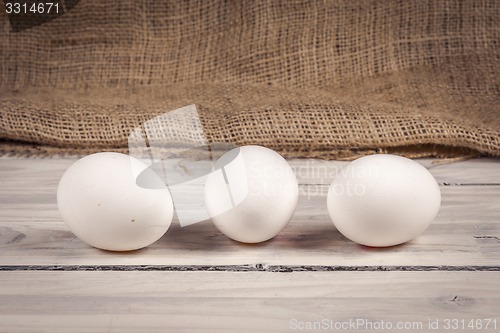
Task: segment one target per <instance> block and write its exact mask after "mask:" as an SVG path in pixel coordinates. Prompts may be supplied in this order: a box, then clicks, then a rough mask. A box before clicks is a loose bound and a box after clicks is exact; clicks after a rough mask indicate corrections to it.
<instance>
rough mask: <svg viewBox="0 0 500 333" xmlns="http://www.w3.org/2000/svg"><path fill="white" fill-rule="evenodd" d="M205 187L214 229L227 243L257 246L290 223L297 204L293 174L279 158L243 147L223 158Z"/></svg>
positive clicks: (257, 147) (273, 153) (255, 149)
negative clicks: (232, 241) (235, 242)
mask: <svg viewBox="0 0 500 333" xmlns="http://www.w3.org/2000/svg"><path fill="white" fill-rule="evenodd" d="M215 166H216V171H215V172H212V173H210V174H209V175H208V177H207V179H206V182H205V205H206V209H207V211H208V214H209V216H211V217H212V221H213V222H214V224H215V226H216V227H217V228H218V229H219V230H220V231H221V232H222V233H224V234H225V235H226V236H228V237H229V238H231V239H233V240H236V241H239V242H243V243H259V242H264V241H266V240H268V239H271V238H273V237H274V236H276V235H277V234H278V233H279V232H280V231H281V230H282V229H283V228H284V227H285V226H286V225H287V224H288V222H289V221H290V219H291V217H292V215H293V213H294V210H295V207H296V205H297V200H298V193H299V191H298V184H297V179H296V177H295V174H294V172H293V170H292V168H291V167H290V165H289V164H288V163H287V162H286V160H285V159H284V158H283V157H281V155H279V154H278V153H276V152H274V151H273V150H271V149H268V148H265V147H261V146H243V147H240V148H235V149H233V150H231V151H229V152H227V153H226V154H224V155H223V156H222V157H221V158H220V159H219V160H218V161H217V163H216V164H215Z"/></svg>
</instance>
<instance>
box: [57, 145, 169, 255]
mask: <svg viewBox="0 0 500 333" xmlns="http://www.w3.org/2000/svg"><path fill="white" fill-rule="evenodd" d="M146 168H147V166H146V165H145V164H144V163H142V162H141V161H139V160H137V159H135V158H133V157H130V156H128V155H124V154H118V153H111V152H105V153H97V154H93V155H89V156H86V157H84V158H82V159H79V160H78V161H76V162H75V163H74V164H73V165H71V166H70V167H69V168H68V169H67V170H66V172H65V173H64V174H63V176H62V178H61V180H60V182H59V186H58V189H57V205H58V208H59V212H60V214H61V216H62V218H63V219H64V221H65V222H66V224H67V225H68V227H69V229H70V230H71V231H72V232H73V233H74V234H75V235H76V236H77V237H78V238H79V239H81V240H82V241H84V242H85V243H87V244H89V245H91V246H94V247H96V248H100V249H103V250H111V251H128V250H135V249H140V248H143V247H145V246H148V245H150V244H152V243H154V242H155V241H157V240H158V239H159V238H160V237H161V236H162V235H163V234H164V233H165V232H166V231H167V229H168V228H169V226H170V224H171V222H172V218H173V210H174V208H173V202H172V198H171V196H170V193H169V191H168V189H167V188H166V186H165V184H164V182H163V181H162V179H161V178H160V177H159V176H158V175H157V174H156V173H155V172H154V171H152V170H151V169H148V170H146ZM144 170H146V171H144ZM139 174H141V178H142V181H143V182H147V183H148V184H147V185H148V186H140V185H138V184H137V182H136V177H137V176H138V175H139Z"/></svg>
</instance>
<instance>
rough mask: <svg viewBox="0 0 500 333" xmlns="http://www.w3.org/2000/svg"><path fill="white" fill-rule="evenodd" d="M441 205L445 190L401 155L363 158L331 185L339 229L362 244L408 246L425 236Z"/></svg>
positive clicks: (330, 207) (332, 209)
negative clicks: (412, 241) (424, 233)
mask: <svg viewBox="0 0 500 333" xmlns="http://www.w3.org/2000/svg"><path fill="white" fill-rule="evenodd" d="M440 205H441V193H440V190H439V186H438V184H437V182H436V180H435V179H434V177H433V176H432V175H431V173H430V172H429V171H428V170H427V169H426V168H425V167H423V166H422V165H420V164H419V163H417V162H415V161H413V160H410V159H407V158H404V157H399V156H395V155H389V154H380V155H370V156H366V157H362V158H359V159H357V160H355V161H353V162H351V163H349V164H348V165H347V166H345V167H344V168H342V169H341V170H340V172H339V173H338V175H337V177H336V178H335V179H334V180H333V182H332V183H331V185H330V187H329V190H328V196H327V206H328V213H329V215H330V217H331V219H332V221H333V223H334V225H335V226H336V227H337V229H338V230H339V231H340V232H341V233H342V234H343V235H344V236H345V237H347V238H349V239H350V240H352V241H354V242H357V243H359V244H363V245H367V246H373V247H383V246H392V245H397V244H401V243H405V242H407V241H409V240H411V239H413V238H415V237H417V236H418V235H420V234H421V233H422V232H424V230H425V229H427V227H428V226H429V225H430V223H431V222H432V220H434V218H435V217H436V215H437V213H438V211H439V207H440Z"/></svg>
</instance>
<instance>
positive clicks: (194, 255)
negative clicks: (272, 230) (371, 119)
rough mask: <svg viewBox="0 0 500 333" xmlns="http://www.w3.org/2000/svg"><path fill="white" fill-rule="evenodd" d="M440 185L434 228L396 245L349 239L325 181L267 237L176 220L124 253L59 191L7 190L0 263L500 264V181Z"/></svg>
mask: <svg viewBox="0 0 500 333" xmlns="http://www.w3.org/2000/svg"><path fill="white" fill-rule="evenodd" d="M441 190H442V195H443V204H442V208H441V211H440V213H439V215H438V217H437V218H436V220H435V221H434V223H433V224H432V225H431V227H430V228H429V229H428V230H427V231H426V232H425V233H424V234H423V235H421V236H420V237H418V238H417V239H416V240H414V241H412V242H410V243H407V244H404V245H401V246H397V247H392V248H386V249H373V248H367V247H363V246H359V245H356V244H354V243H352V242H350V241H348V240H346V239H345V238H344V237H342V236H341V235H340V234H339V233H338V232H337V231H336V230H335V229H334V227H333V224H332V223H331V221H330V219H329V217H328V214H327V211H326V205H325V202H326V198H325V193H326V186H315V185H309V186H305V188H303V189H302V191H301V193H302V194H301V197H300V199H299V200H300V202H299V206H298V208H297V210H296V213H295V215H294V217H293V219H292V221H291V223H290V225H289V226H288V227H287V228H286V229H285V230H283V231H282V232H281V233H280V234H279V235H278V236H277V237H275V238H274V239H273V240H271V241H269V242H265V243H263V244H255V245H245V244H240V243H237V242H234V241H231V240H230V239H228V238H227V237H225V236H224V235H223V234H221V233H220V232H219V231H218V230H217V229H216V228H215V227H214V226H213V225H212V223H211V222H210V221H204V222H201V223H198V224H195V225H191V226H188V227H184V228H181V227H180V226H179V225H178V223H174V225H173V226H172V227H171V228H170V229H169V230H168V232H167V234H166V235H165V236H164V237H163V238H162V239H161V240H159V241H158V242H157V243H155V244H153V245H152V246H150V247H148V248H146V249H143V250H140V251H136V252H130V253H123V254H117V253H112V252H105V251H100V250H97V249H93V248H91V247H89V246H87V245H85V244H84V243H82V242H81V241H80V240H78V239H77V238H75V237H74V236H73V234H72V233H71V232H70V231H69V230H68V228H67V227H66V226H65V224H64V223H63V221H62V219H61V218H60V216H59V214H58V212H57V206H56V203H55V194H54V193H50V191H48V190H47V189H46V188H40V189H37V188H33V189H32V192H31V193H30V194H26V193H28V192H25V191H24V190H23V192H22V193H23V194H16V193H15V192H14V191H12V192H11V193H5V192H2V193H0V202H1V203H0V265H37V264H39V265H53V264H54V265H57V264H66V265H71V264H80V265H115V264H116V265H119V264H120V265H122V264H130V265H132V264H133V265H205V264H206V265H244V264H258V263H262V264H273V265H353V266H360V265H361V266H364V265H458V266H463V265H487V266H488V265H498V263H499V262H500V241H499V238H500V224H499V223H498V221H500V202H499V200H498V198H499V197H500V186H443V187H441ZM308 194H311V196H309V197H308Z"/></svg>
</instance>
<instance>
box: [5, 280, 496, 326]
mask: <svg viewBox="0 0 500 333" xmlns="http://www.w3.org/2000/svg"><path fill="white" fill-rule="evenodd" d="M0 273H1V274H0V298H1V299H2V302H0V332H9V333H16V332H137V331H140V332H256V331H258V332H289V331H291V328H292V327H293V326H291V325H294V323H296V322H299V321H300V322H312V321H321V320H323V319H326V320H329V321H330V320H331V321H333V322H345V321H347V322H349V321H350V320H357V319H361V320H365V321H370V322H372V323H374V322H379V323H380V322H381V321H382V320H383V321H384V322H386V323H387V322H391V324H392V325H397V323H398V322H403V323H404V322H410V323H411V324H410V325H415V326H414V327H415V329H409V330H396V331H399V332H402V331H409V332H428V331H430V330H429V327H428V325H429V320H430V321H432V322H434V321H435V320H439V325H440V326H439V328H440V330H438V331H441V332H442V331H445V330H444V324H445V319H458V320H462V319H464V320H465V321H466V322H469V320H471V319H486V318H489V319H496V320H497V329H499V328H498V325H499V324H500V323H498V321H499V320H500V316H499V314H498V311H497V310H498V307H499V306H500V279H499V277H500V273H499V272H461V271H459V272H302V273H269V272H246V273H235V272H32V271H23V272H0ZM294 320H295V321H294ZM418 323H422V329H418V326H417V325H418ZM360 328H361V329H359V331H360V332H369V331H374V330H373V329H372V330H367V329H363V328H366V326H361V327H360ZM308 331H311V330H308ZM314 331H319V330H314ZM382 331H388V330H382ZM454 331H456V332H463V331H466V330H462V329H459V330H454ZM482 331H483V330H481V332H482ZM486 331H487V332H488V331H494V330H493V329H491V328H490V330H486Z"/></svg>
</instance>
